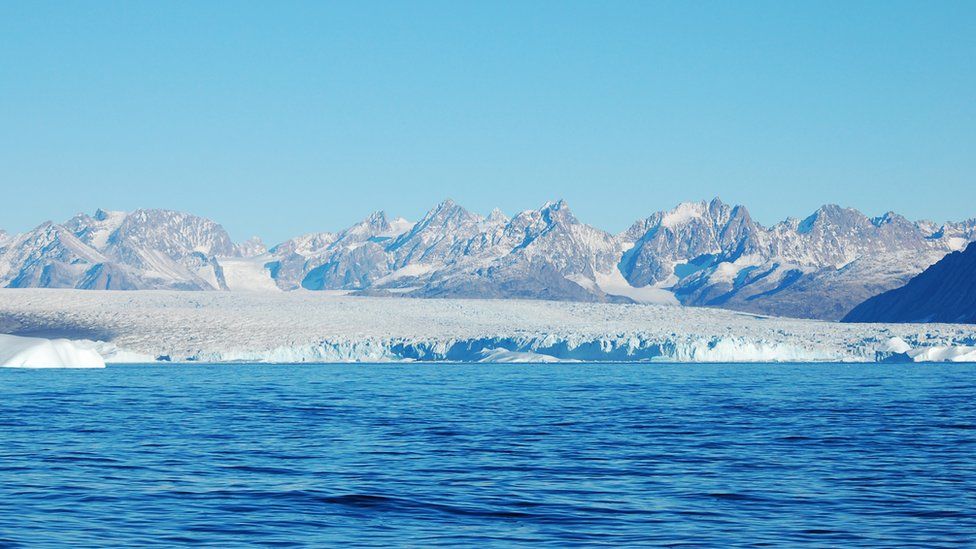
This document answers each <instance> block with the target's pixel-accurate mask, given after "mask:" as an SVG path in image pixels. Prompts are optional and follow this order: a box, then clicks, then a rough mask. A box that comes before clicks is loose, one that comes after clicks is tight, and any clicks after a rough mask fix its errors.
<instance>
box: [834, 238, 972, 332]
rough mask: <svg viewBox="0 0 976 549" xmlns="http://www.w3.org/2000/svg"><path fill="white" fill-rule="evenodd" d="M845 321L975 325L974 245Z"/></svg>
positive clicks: (865, 305)
mask: <svg viewBox="0 0 976 549" xmlns="http://www.w3.org/2000/svg"><path fill="white" fill-rule="evenodd" d="M844 321H845V322H965V323H970V324H972V323H976V243H973V244H970V245H969V246H968V247H967V248H966V249H965V250H964V251H961V252H952V253H950V254H949V255H947V256H945V257H943V258H942V259H941V260H939V262H938V263H936V264H935V265H932V266H931V267H929V268H928V269H926V270H925V271H924V272H922V273H921V274H920V275H918V276H916V277H915V278H913V279H911V280H910V281H908V284H906V285H904V286H902V287H900V288H896V289H894V290H889V291H887V292H885V293H883V294H880V295H876V296H874V297H872V298H871V299H868V300H867V301H865V302H864V303H861V304H860V305H858V306H857V307H855V308H854V309H853V310H852V311H851V312H850V313H848V314H847V316H845V317H844Z"/></svg>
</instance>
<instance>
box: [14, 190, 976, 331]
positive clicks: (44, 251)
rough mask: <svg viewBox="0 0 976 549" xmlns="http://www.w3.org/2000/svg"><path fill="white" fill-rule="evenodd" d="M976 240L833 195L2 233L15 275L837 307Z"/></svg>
mask: <svg viewBox="0 0 976 549" xmlns="http://www.w3.org/2000/svg"><path fill="white" fill-rule="evenodd" d="M973 240H976V220H969V221H965V222H962V223H947V224H944V225H937V224H935V223H932V222H927V221H919V222H912V221H909V220H907V219H905V218H904V217H901V216H899V215H896V214H894V213H888V214H885V215H883V216H881V217H878V218H873V219H872V218H868V217H867V216H865V215H863V214H862V213H860V212H858V211H857V210H853V209H850V208H841V207H839V206H834V205H828V206H824V207H822V208H820V209H818V210H817V211H816V212H814V213H813V214H812V215H810V216H809V217H807V218H805V219H803V220H798V219H787V220H786V221H783V222H781V223H777V224H776V225H773V226H772V227H764V226H763V225H761V224H759V223H757V222H755V221H754V220H753V219H752V217H751V216H750V215H749V212H748V210H747V209H746V208H745V207H743V206H731V205H728V204H725V203H723V202H722V201H721V200H719V199H714V200H712V201H710V202H689V203H683V204H679V205H678V206H677V207H675V208H673V209H671V210H668V211H662V212H657V213H654V214H652V215H650V216H649V217H647V218H645V219H642V220H639V221H637V222H636V223H634V224H633V225H632V226H631V227H630V228H629V229H627V230H626V231H624V232H623V233H621V234H619V235H611V234H609V233H607V232H605V231H602V230H600V229H597V228H595V227H591V226H589V225H586V224H584V223H582V222H580V221H579V220H578V219H577V218H576V217H575V216H574V215H573V213H572V212H571V211H570V209H569V207H568V205H567V204H566V203H565V202H563V201H557V202H549V203H546V204H544V205H543V206H542V207H540V208H539V209H536V210H527V211H523V212H521V213H518V214H516V215H514V216H513V217H511V218H509V217H508V216H506V215H505V214H503V213H502V212H500V211H497V210H496V211H493V212H492V213H491V214H490V215H488V216H482V215H480V214H477V213H473V212H470V211H468V210H466V209H465V208H464V207H462V206H460V205H458V204H456V203H454V202H453V201H451V200H447V201H444V202H442V203H441V204H438V205H437V206H435V207H434V208H432V209H431V210H430V211H429V212H427V214H426V215H424V216H423V218H421V219H420V220H419V221H417V222H416V223H411V222H409V221H406V220H404V219H402V218H393V219H390V218H388V217H387V215H386V214H385V213H383V212H376V213H373V214H371V215H370V216H368V217H367V218H366V219H364V220H362V221H360V222H359V223H356V224H354V225H352V226H351V227H348V228H346V229H344V230H342V231H339V232H335V233H332V232H322V233H312V234H308V235H303V236H300V237H296V238H293V239H290V240H287V241H285V242H282V243H280V244H278V245H276V246H273V247H272V248H270V249H267V248H265V246H264V244H263V243H261V241H260V240H256V239H252V240H249V241H246V242H244V243H241V244H235V243H234V242H232V241H231V239H230V237H229V236H228V234H227V232H226V231H224V229H223V228H221V227H220V225H218V224H217V223H215V222H213V221H210V220H207V219H204V218H201V217H197V216H193V215H189V214H185V213H180V212H173V211H166V210H137V211H135V212H132V213H125V212H107V211H102V210H99V211H97V212H95V214H94V215H91V216H89V215H85V214H80V215H78V216H75V217H74V218H72V219H70V220H68V221H67V222H65V223H62V224H55V223H51V222H48V223H44V224H42V225H41V226H39V227H37V228H36V229H34V230H32V231H29V232H27V233H24V234H21V235H15V236H3V235H2V234H0V287H2V286H9V287H59V288H83V289H153V288H167V289H183V290H251V291H257V290H260V291H269V290H272V291H278V290H296V289H306V290H332V291H341V292H345V293H360V294H367V295H405V296H411V297H476V298H532V299H551V300H569V301H634V302H645V303H646V302H651V303H670V304H677V303H679V302H680V303H683V304H686V305H700V306H712V307H723V308H730V309H738V310H743V311H749V312H756V313H764V314H776V315H782V316H798V317H810V318H824V319H837V318H840V317H842V316H843V315H844V314H845V313H846V312H847V311H849V310H850V309H851V308H852V307H853V306H854V305H856V304H858V303H860V302H862V301H864V300H865V299H867V298H869V297H871V296H873V295H877V294H879V293H881V292H884V291H886V290H889V289H892V288H895V287H898V286H901V285H902V284H904V283H905V282H906V281H907V280H909V279H910V278H911V277H913V276H915V275H916V274H918V273H920V272H921V271H923V270H924V269H925V268H927V267H928V266H930V265H932V264H933V263H935V262H936V261H938V260H939V259H941V258H942V257H943V256H944V255H945V254H947V253H949V252H950V251H953V250H958V249H961V248H962V247H964V246H965V245H966V244H967V243H969V242H970V241H973Z"/></svg>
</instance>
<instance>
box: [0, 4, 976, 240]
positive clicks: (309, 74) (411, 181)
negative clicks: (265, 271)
mask: <svg viewBox="0 0 976 549" xmlns="http://www.w3.org/2000/svg"><path fill="white" fill-rule="evenodd" d="M974 174H976V2H972V1H967V2H952V1H939V2H923V1H918V2H893V1H878V2H861V1H858V2H849V1H844V2H826V1H811V2H792V1H791V2H783V1H771V2H725V1H723V2H698V1H696V2H651V1H640V2H624V1H612V2H596V1H594V2H565V1H558V2H556V1H553V2H541V1H540V2H530V1H518V2H514V1H513V2H495V1H492V2H488V1H483V2H473V1H471V2H469V1H462V2H458V1H445V2H413V1H411V2H407V1H402V2H375V3H367V2H344V3H333V2H308V3H305V2H293V1H281V2H270V1H269V2H253V3H251V2H244V1H233V2H226V3H223V2H210V1H208V2H198V1H187V2H179V1H158V2H150V1H140V2H131V1H125V2H105V1H97V2H88V1H75V2H52V3H47V2H41V1H30V2H2V3H0V228H4V229H7V230H8V231H20V230H26V229H28V228H31V227H33V226H35V225H37V224H38V223H40V222H42V221H44V220H46V219H54V220H62V219H65V218H67V217H69V216H70V215H72V214H73V213H75V212H78V211H93V210H94V209H95V208H98V207H103V208H106V209H134V208H138V207H163V208H174V209H180V210H186V211H191V212H194V213H198V214H200V215H205V216H208V217H211V218H214V219H216V220H217V221H219V222H221V223H222V224H224V226H225V227H227V228H228V230H230V231H231V234H232V235H233V236H234V237H235V238H246V237H248V236H250V235H252V234H257V235H260V236H262V237H264V238H265V239H266V240H267V241H269V242H271V243H273V242H276V241H278V240H281V239H283V238H286V237H289V236H293V235H296V234H299V233H304V232H310V231H315V230H334V229H339V228H341V227H344V226H346V225H349V224H350V223H352V222H354V221H356V220H358V219H360V218H362V217H365V216H366V215H367V214H368V213H369V212H370V211H372V210H376V209H384V210H386V211H387V212H388V213H390V214H392V215H404V216H406V217H408V218H413V219H416V218H417V217H419V216H420V215H422V214H423V212H424V211H426V210H427V209H428V208H429V207H431V206H432V205H434V204H435V203H437V202H439V201H440V200H442V199H444V198H446V197H451V198H454V199H455V200H456V201H458V202H459V203H461V204H463V205H465V206H467V207H468V208H469V209H472V210H474V211H480V212H483V213H487V212H488V211H490V210H491V209H492V208H493V207H495V206H498V207H500V208H502V209H503V210H505V211H507V212H509V213H512V212H516V211H520V210H523V209H528V208H534V207H538V206H539V205H541V204H542V203H543V202H545V201H546V200H549V199H555V198H565V199H566V200H567V201H568V202H569V204H570V207H572V208H573V210H574V211H575V212H576V214H577V216H578V217H579V218H580V219H581V220H583V221H585V222H588V223H590V224H593V225H596V226H599V227H601V228H605V229H607V230H611V231H618V230H621V229H623V228H625V227H626V226H627V225H629V224H630V223H631V222H632V221H633V220H635V219H637V218H639V217H643V216H646V215H648V214H649V213H651V212H653V211H655V210H658V209H662V208H668V207H671V206H673V205H674V204H675V203H677V202H679V201H682V200H698V199H704V198H710V197H713V196H715V195H718V196H721V197H722V198H723V199H724V200H726V201H729V202H735V203H743V204H746V205H747V206H748V207H749V209H750V211H752V212H753V215H754V217H755V218H757V219H758V220H759V221H762V222H764V223H771V222H774V221H776V220H779V219H781V218H785V217H787V216H796V217H800V216H803V215H806V214H808V213H810V212H811V211H813V210H814V209H815V208H816V207H817V206H819V205H820V204H822V203H827V202H830V203H840V204H843V205H849V206H854V207H858V208H860V209H862V210H864V211H865V212H866V213H868V214H869V215H878V214H881V213H883V212H884V211H887V210H895V211H897V212H900V213H903V214H905V215H907V216H909V217H911V218H932V219H935V220H938V221H942V220H946V219H957V218H966V217H974V216H976V177H974Z"/></svg>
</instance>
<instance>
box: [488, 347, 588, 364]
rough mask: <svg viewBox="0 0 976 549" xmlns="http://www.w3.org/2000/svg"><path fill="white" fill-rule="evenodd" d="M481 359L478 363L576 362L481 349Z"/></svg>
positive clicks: (538, 355)
mask: <svg viewBox="0 0 976 549" xmlns="http://www.w3.org/2000/svg"><path fill="white" fill-rule="evenodd" d="M481 356H482V358H481V359H480V360H478V362H499V363H501V362H576V361H575V360H565V361H563V360H559V359H558V358H556V357H554V356H549V355H544V354H542V353H531V352H519V351H509V350H508V349H483V350H482V351H481Z"/></svg>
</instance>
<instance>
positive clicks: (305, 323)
mask: <svg viewBox="0 0 976 549" xmlns="http://www.w3.org/2000/svg"><path fill="white" fill-rule="evenodd" d="M0 333H5V334H14V335H30V336H35V337H43V338H68V339H72V340H75V341H76V342H75V345H76V346H78V347H79V348H83V349H89V350H94V351H97V352H98V354H99V355H100V356H101V357H102V358H104V361H105V362H107V363H121V362H148V361H154V360H161V361H172V362H195V361H199V362H234V361H240V362H244V361H246V362H377V361H409V360H421V361H457V362H479V361H486V360H487V361H531V362H542V361H551V360H563V361H571V360H581V361H603V362H624V361H679V362H818V361H843V362H877V361H929V360H940V361H941V360H949V361H974V360H976V352H974V349H973V347H974V346H976V327H974V326H967V325H952V324H890V325H886V324H840V323H833V322H823V321H810V320H795V319H783V318H772V317H763V316H757V315H751V314H746V313H737V312H734V311H728V310H722V309H705V308H697V307H695V308H692V307H674V306H662V305H634V304H605V303H575V302H552V301H531V300H465V299H410V298H393V297H348V296H335V295H327V294H325V293H324V292H309V291H295V292H283V293H276V294H270V293H251V292H246V293H235V292H192V293H191V292H178V291H139V292H129V291H101V292H91V291H81V290H54V289H3V290H0ZM4 352H5V351H4ZM0 356H8V355H7V354H4V355H0Z"/></svg>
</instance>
